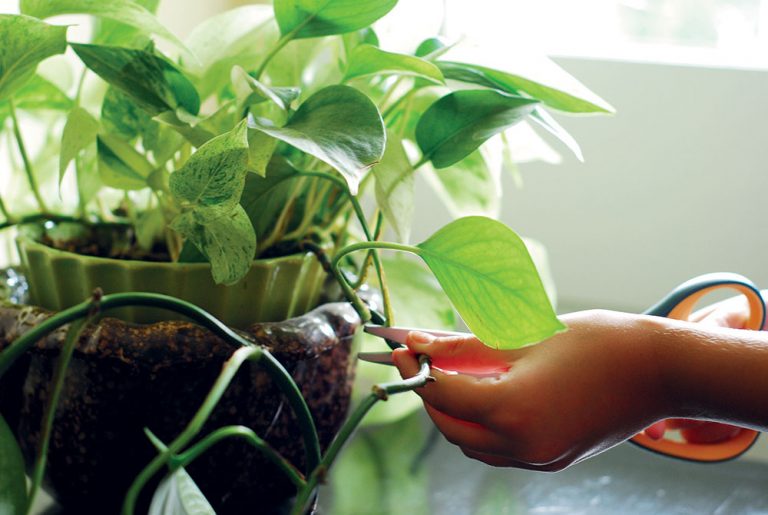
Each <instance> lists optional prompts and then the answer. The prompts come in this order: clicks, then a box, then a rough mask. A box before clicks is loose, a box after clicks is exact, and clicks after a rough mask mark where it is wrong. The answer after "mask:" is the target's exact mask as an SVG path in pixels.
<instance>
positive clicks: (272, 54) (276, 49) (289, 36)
mask: <svg viewBox="0 0 768 515" xmlns="http://www.w3.org/2000/svg"><path fill="white" fill-rule="evenodd" d="M303 27H304V25H300V26H299V27H297V28H296V29H293V30H292V31H291V32H289V33H288V34H286V35H285V36H282V37H281V38H280V39H278V40H277V43H275V46H273V47H272V48H271V49H270V51H269V53H268V54H267V55H266V56H265V57H264V60H263V61H262V62H261V64H260V65H259V67H258V68H257V69H256V80H259V79H260V78H261V75H262V74H263V73H264V70H266V69H267V65H268V64H269V62H270V61H271V60H272V58H273V57H275V55H277V53H278V52H279V51H280V50H282V49H283V47H284V46H285V45H287V44H288V42H289V41H291V39H293V36H294V35H295V34H296V33H297V32H298V31H299V30H300V29H301V28H303Z"/></svg>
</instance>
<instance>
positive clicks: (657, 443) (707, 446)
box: [630, 273, 766, 463]
mask: <svg viewBox="0 0 768 515" xmlns="http://www.w3.org/2000/svg"><path fill="white" fill-rule="evenodd" d="M724 288H725V289H732V290H735V291H737V292H738V293H741V294H743V295H744V296H745V297H746V298H747V302H748V303H749V317H748V319H747V323H746V329H751V330H754V331H759V330H761V329H763V327H764V324H765V317H766V309H765V301H764V300H763V297H762V295H761V294H760V290H758V289H757V287H756V286H755V285H754V284H753V283H752V281H750V280H749V279H747V278H746V277H743V276H740V275H737V274H729V273H717V274H706V275H702V276H699V277H695V278H693V279H691V280H689V281H686V282H685V283H683V284H681V285H680V286H678V287H677V288H675V289H674V290H673V291H672V292H670V293H669V294H668V295H666V296H665V297H664V298H663V299H661V300H660V301H659V302H658V303H657V304H655V305H654V306H652V307H651V308H649V309H648V310H646V311H645V314H646V315H654V316H663V317H668V318H674V319H677V320H688V318H689V317H690V315H691V313H692V311H693V308H694V306H695V305H696V303H697V302H698V301H699V300H700V299H701V298H702V297H704V296H705V295H707V294H709V293H712V292H713V291H715V290H720V289H724ZM734 433H735V434H733V436H731V437H729V438H727V439H725V440H722V441H718V442H713V443H692V442H687V441H684V439H678V440H673V439H670V438H667V437H666V435H664V436H662V437H661V438H660V439H653V438H651V437H649V436H648V435H646V434H645V433H640V434H638V435H636V436H634V437H633V438H632V439H631V440H630V441H631V442H632V443H634V444H635V445H638V446H640V447H643V448H645V449H648V450H650V451H653V452H657V453H659V454H663V455H665V456H672V457H674V458H679V459H683V460H687V461H696V462H709V463H712V462H719V461H726V460H731V459H734V458H737V457H739V456H741V455H742V454H744V453H745V452H746V451H747V450H749V448H750V447H752V445H753V444H754V443H755V441H756V440H757V437H758V436H759V435H760V433H759V432H757V431H754V430H752V429H746V428H742V429H740V430H738V431H735V432H734Z"/></svg>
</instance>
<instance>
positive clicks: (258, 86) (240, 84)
mask: <svg viewBox="0 0 768 515" xmlns="http://www.w3.org/2000/svg"><path fill="white" fill-rule="evenodd" d="M232 87H233V89H234V90H235V95H236V96H237V103H238V105H240V106H248V105H251V104H256V103H259V102H266V101H270V102H272V103H273V104H274V105H276V106H277V107H279V108H280V109H282V110H283V111H286V112H287V111H288V110H289V109H290V107H291V104H292V103H293V101H294V100H296V99H297V98H299V95H300V94H301V91H300V90H299V88H270V87H269V86H267V85H266V84H263V83H262V82H259V81H258V80H256V79H254V78H253V77H251V76H250V75H248V72H246V71H245V70H244V69H243V68H242V67H240V66H235V67H233V68H232Z"/></svg>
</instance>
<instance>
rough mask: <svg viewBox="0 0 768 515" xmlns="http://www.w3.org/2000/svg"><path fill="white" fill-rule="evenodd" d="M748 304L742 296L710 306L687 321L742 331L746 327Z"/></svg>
mask: <svg viewBox="0 0 768 515" xmlns="http://www.w3.org/2000/svg"><path fill="white" fill-rule="evenodd" d="M748 316H749V304H748V303H747V300H746V298H745V297H744V296H743V295H742V296H739V297H733V298H730V299H727V300H724V301H721V302H717V303H715V304H712V305H711V306H707V307H705V308H702V309H700V310H698V311H696V312H695V313H693V314H692V315H691V316H690V317H689V318H688V320H689V321H690V322H700V323H702V324H705V325H710V326H719V327H732V328H734V329H743V328H744V327H746V325H747V318H748Z"/></svg>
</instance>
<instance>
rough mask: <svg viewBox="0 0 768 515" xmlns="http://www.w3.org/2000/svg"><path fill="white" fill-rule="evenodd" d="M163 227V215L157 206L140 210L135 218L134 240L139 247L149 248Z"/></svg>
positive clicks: (160, 234) (159, 235)
mask: <svg viewBox="0 0 768 515" xmlns="http://www.w3.org/2000/svg"><path fill="white" fill-rule="evenodd" d="M164 229H165V216H163V210H162V209H161V208H159V207H155V208H153V209H149V210H147V211H142V212H141V213H140V214H139V216H138V218H137V220H136V241H137V243H138V244H139V247H141V248H142V249H145V250H150V249H151V248H152V245H153V244H154V242H155V241H156V240H159V239H160V237H161V236H162V235H163V231H164Z"/></svg>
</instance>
